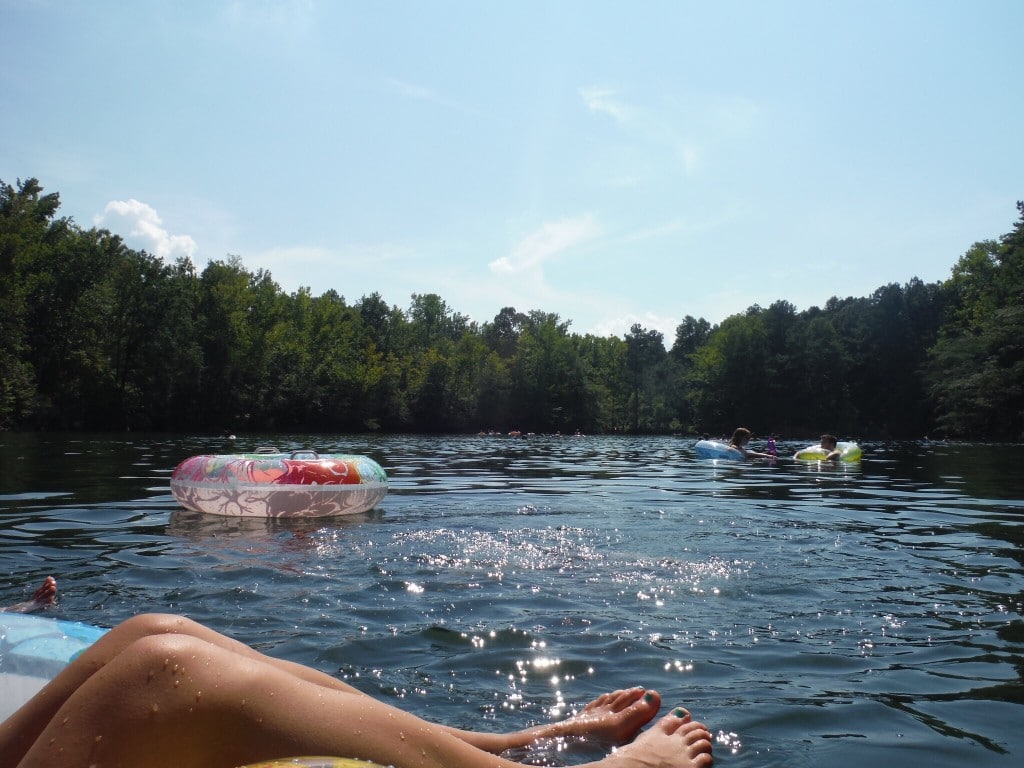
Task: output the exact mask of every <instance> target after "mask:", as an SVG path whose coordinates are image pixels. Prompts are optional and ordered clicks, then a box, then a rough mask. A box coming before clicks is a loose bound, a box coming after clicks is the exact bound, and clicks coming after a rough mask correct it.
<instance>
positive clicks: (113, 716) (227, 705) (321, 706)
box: [18, 634, 712, 768]
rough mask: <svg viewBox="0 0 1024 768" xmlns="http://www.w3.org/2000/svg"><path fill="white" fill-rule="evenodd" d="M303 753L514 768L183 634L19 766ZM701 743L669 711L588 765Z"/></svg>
mask: <svg viewBox="0 0 1024 768" xmlns="http://www.w3.org/2000/svg"><path fill="white" fill-rule="evenodd" d="M302 754H328V755H337V756H343V757H357V758H363V759H368V760H372V761H374V762H377V763H380V764H382V765H394V766H397V768H450V767H451V766H454V765H458V766H460V768H512V767H513V766H517V765H518V764H516V763H513V762H510V761H508V760H504V759H502V758H500V757H495V756H494V755H491V754H489V753H487V752H484V751H481V750H479V749H477V748H475V747H473V746H472V745H470V744H467V743H466V742H465V741H463V740H462V739H460V738H458V737H456V736H454V735H453V734H452V733H451V732H450V731H449V730H448V729H445V728H442V727H440V726H436V725H433V724H431V723H428V722H426V721H424V720H421V719H419V718H417V717H414V716H413V715H410V714H408V713H406V712H403V711H402V710H399V709H396V708H394V707H391V706H388V705H386V704H383V703H381V702H378V701H376V700H375V699H373V698H371V697H368V696H364V695H362V694H358V693H351V692H348V691H344V690H339V689H332V688H326V687H324V686H321V685H318V684H316V683H312V682H310V681H308V680H303V679H299V678H297V677H296V676H295V675H293V674H291V673H290V672H289V671H286V670H283V669H281V668H280V667H278V666H276V665H274V664H269V663H267V662H265V661H263V660H262V659H260V658H253V657H246V656H242V655H239V654H237V653H233V652H231V651H229V650H225V649H224V648H222V647H220V646H218V645H214V644H211V643H208V642H205V641H203V640H199V639H197V638H195V637H191V636H187V635H175V634H164V635H155V636H148V637H144V638H142V639H140V640H138V641H136V642H134V643H132V644H131V645H130V646H129V647H128V648H125V649H124V651H123V652H122V653H120V654H118V655H117V657H116V658H115V659H113V660H112V661H110V663H109V664H107V665H106V666H104V667H103V668H102V669H101V670H99V671H98V672H96V673H95V674H94V675H92V676H91V677H90V678H89V679H88V680H87V681H86V682H85V683H84V684H83V685H82V686H81V687H80V688H79V689H77V690H76V691H75V692H74V693H73V694H72V695H71V696H70V697H69V698H68V699H67V701H65V702H64V704H63V705H62V706H61V707H60V709H59V710H58V712H57V713H56V715H55V716H54V717H53V718H52V719H51V721H50V722H49V723H48V724H47V726H46V727H45V728H44V729H43V731H42V733H41V734H40V736H39V738H38V739H37V740H36V741H35V743H34V744H33V745H32V747H31V748H30V749H29V751H28V753H27V754H26V755H25V757H24V759H23V760H22V761H21V762H20V763H18V766H19V768H50V766H53V765H58V764H59V765H61V766H62V768H76V767H78V768H86V767H87V766H90V765H133V764H139V763H140V761H141V762H143V763H144V764H146V765H147V766H150V768H162V767H163V766H167V767H168V768H171V767H172V766H173V768H189V766H196V768H199V767H200V766H201V767H202V768H217V767H218V766H223V767H224V768H229V767H230V766H237V765H240V764H245V763H250V762H255V761H258V760H269V759H274V758H281V757H287V756H293V755H302ZM711 762H712V760H711V744H710V734H708V732H707V730H706V729H705V728H704V727H703V726H702V725H700V724H698V723H692V722H690V717H689V713H687V712H686V711H685V710H681V709H679V710H675V711H674V712H673V713H672V714H670V715H667V716H666V717H664V718H662V719H661V720H660V721H658V723H657V724H656V725H655V726H654V727H653V728H651V729H650V730H649V731H647V732H645V733H643V734H641V735H640V736H639V737H638V738H637V740H636V741H635V742H633V743H632V744H630V745H627V746H626V747H623V748H622V749H620V750H618V751H617V752H615V753H613V754H612V755H610V756H609V757H608V758H606V759H605V760H602V761H599V762H598V763H592V764H590V765H592V766H594V767H595V768H596V766H602V768H641V766H642V767H643V768H706V766H710V765H711Z"/></svg>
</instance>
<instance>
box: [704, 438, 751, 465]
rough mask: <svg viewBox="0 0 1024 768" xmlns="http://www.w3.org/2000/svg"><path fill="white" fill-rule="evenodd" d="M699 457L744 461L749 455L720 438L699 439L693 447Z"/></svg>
mask: <svg viewBox="0 0 1024 768" xmlns="http://www.w3.org/2000/svg"><path fill="white" fill-rule="evenodd" d="M693 448H694V450H695V451H696V452H697V458H699V459H725V460H726V461H743V460H744V459H746V458H747V457H746V456H744V455H743V452H742V451H741V450H739V449H738V448H733V447H732V446H731V445H729V444H728V443H723V442H721V441H719V440H698V441H697V444H696V445H695V446H694V447H693Z"/></svg>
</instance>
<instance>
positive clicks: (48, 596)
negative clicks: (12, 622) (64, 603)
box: [0, 576, 57, 613]
mask: <svg viewBox="0 0 1024 768" xmlns="http://www.w3.org/2000/svg"><path fill="white" fill-rule="evenodd" d="M56 602H57V581H56V579H54V578H53V576H47V577H46V579H44V580H43V583H42V585H41V586H40V587H39V588H38V589H37V590H36V591H35V592H33V593H32V599H31V600H26V601H25V602H24V603H15V604H14V605H10V606H8V607H6V608H0V613H35V612H36V611H41V610H43V609H44V608H49V607H50V606H51V605H53V604H54V603H56Z"/></svg>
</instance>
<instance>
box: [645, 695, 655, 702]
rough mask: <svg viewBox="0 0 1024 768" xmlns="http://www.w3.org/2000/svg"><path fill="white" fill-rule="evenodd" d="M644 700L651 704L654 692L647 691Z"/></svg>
mask: <svg viewBox="0 0 1024 768" xmlns="http://www.w3.org/2000/svg"><path fill="white" fill-rule="evenodd" d="M644 701H646V702H647V703H648V704H650V703H651V702H652V701H654V694H653V693H645V694H644Z"/></svg>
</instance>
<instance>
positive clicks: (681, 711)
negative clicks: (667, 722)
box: [672, 707, 686, 717]
mask: <svg viewBox="0 0 1024 768" xmlns="http://www.w3.org/2000/svg"><path fill="white" fill-rule="evenodd" d="M672 714H673V715H675V716H676V717H686V710H685V709H683V708H682V707H676V708H675V709H673V710H672Z"/></svg>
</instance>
